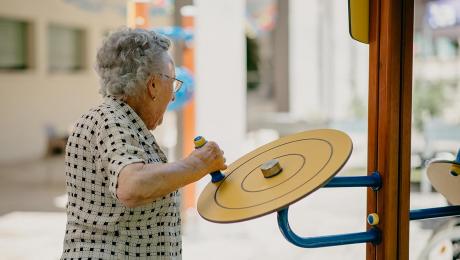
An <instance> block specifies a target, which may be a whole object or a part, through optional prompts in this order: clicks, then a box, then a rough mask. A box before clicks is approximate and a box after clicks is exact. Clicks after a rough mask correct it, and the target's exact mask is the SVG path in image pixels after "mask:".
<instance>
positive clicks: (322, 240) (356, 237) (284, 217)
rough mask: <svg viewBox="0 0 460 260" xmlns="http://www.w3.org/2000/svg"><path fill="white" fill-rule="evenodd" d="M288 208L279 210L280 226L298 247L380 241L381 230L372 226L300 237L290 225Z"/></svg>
mask: <svg viewBox="0 0 460 260" xmlns="http://www.w3.org/2000/svg"><path fill="white" fill-rule="evenodd" d="M288 210H289V207H288V208H284V209H282V210H280V211H278V227H279V228H280V231H281V233H282V234H283V236H284V237H285V238H286V240H287V241H289V242H291V243H292V244H294V245H296V246H298V247H303V248H317V247H328V246H340V245H348V244H358V243H367V242H371V243H373V244H378V243H380V240H381V237H380V231H379V230H378V229H377V228H372V229H370V230H369V231H367V232H359V233H349V234H341V235H331V236H319V237H300V236H298V235H296V234H295V233H294V232H293V231H292V229H291V227H290V226H289V220H288Z"/></svg>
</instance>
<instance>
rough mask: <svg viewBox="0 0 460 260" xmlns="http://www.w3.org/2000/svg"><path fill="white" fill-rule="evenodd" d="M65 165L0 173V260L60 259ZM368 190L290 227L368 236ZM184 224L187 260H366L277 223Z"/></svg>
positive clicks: (323, 202)
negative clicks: (285, 232) (300, 244)
mask: <svg viewBox="0 0 460 260" xmlns="http://www.w3.org/2000/svg"><path fill="white" fill-rule="evenodd" d="M62 171H63V163H62V158H52V159H46V160H42V161H37V162H31V163H27V164H21V165H19V166H18V165H3V166H0V252H1V253H0V259H58V258H59V255H60V252H61V247H62V239H63V235H64V228H65V213H64V212H63V209H62V208H60V207H58V205H59V204H62V203H63V202H62V197H61V198H60V197H59V196H61V195H63V194H64V193H65V189H64V180H63V174H62ZM365 201H366V200H365V190H364V189H327V190H326V189H322V190H319V191H318V192H315V193H314V194H312V195H311V196H309V197H308V198H306V199H304V200H302V201H300V202H299V203H297V204H295V205H294V206H292V207H291V210H290V216H291V217H290V221H291V226H292V228H293V229H294V230H295V231H296V232H297V233H298V234H300V235H303V236H314V235H326V234H336V233H343V232H356V231H362V230H364V221H365V203H366V202H365ZM411 203H412V207H413V208H415V207H425V206H438V205H441V204H442V203H443V199H442V197H440V196H439V195H437V194H428V195H421V194H419V193H413V194H412V197H411ZM186 215H187V217H186V223H185V229H184V238H183V240H184V241H183V247H184V259H187V260H188V259H193V260H194V259H219V260H226V259H229V260H230V259H232V260H234V259H267V260H268V259H277V260H278V259H283V260H289V259H296V260H297V259H354V260H355V259H364V257H365V251H364V248H365V247H364V245H350V246H341V247H332V248H323V249H301V248H297V247H295V246H293V245H291V244H289V243H288V242H287V241H286V240H285V239H284V238H283V237H282V235H281V233H280V232H279V230H278V227H277V224H276V216H275V215H274V214H271V215H269V216H266V217H263V218H260V219H256V220H252V221H248V222H244V223H238V224H225V225H220V224H213V223H209V222H206V221H204V220H202V219H201V218H200V217H199V216H197V213H196V212H195V211H191V212H188V213H187V214H186ZM410 228H411V240H410V244H411V248H410V252H411V259H416V256H417V255H418V253H419V252H420V250H421V249H422V248H423V246H424V244H425V242H426V240H427V238H428V236H429V235H430V234H431V231H430V230H429V229H422V228H421V222H413V223H411V227H410Z"/></svg>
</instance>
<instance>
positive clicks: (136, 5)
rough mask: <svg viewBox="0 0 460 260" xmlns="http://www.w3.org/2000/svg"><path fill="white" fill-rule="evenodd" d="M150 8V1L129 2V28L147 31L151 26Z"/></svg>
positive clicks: (132, 0)
mask: <svg viewBox="0 0 460 260" xmlns="http://www.w3.org/2000/svg"><path fill="white" fill-rule="evenodd" d="M149 8H150V2H148V1H136V0H130V1H128V15H127V24H128V27H131V28H142V29H147V28H148V27H149V26H150V25H149Z"/></svg>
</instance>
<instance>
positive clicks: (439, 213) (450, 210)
mask: <svg viewBox="0 0 460 260" xmlns="http://www.w3.org/2000/svg"><path fill="white" fill-rule="evenodd" d="M458 215H460V206H447V207H439V208H428V209H413V210H411V211H410V214H409V218H410V220H419V219H428V218H442V217H450V216H458Z"/></svg>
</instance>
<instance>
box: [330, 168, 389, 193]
mask: <svg viewBox="0 0 460 260" xmlns="http://www.w3.org/2000/svg"><path fill="white" fill-rule="evenodd" d="M343 187H369V188H372V189H373V190H374V191H377V190H379V189H380V188H381V187H382V177H380V174H379V173H378V172H373V173H372V174H371V175H368V176H353V177H334V178H332V179H331V180H330V181H329V182H328V183H327V184H326V185H325V186H324V187H323V188H343Z"/></svg>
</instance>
